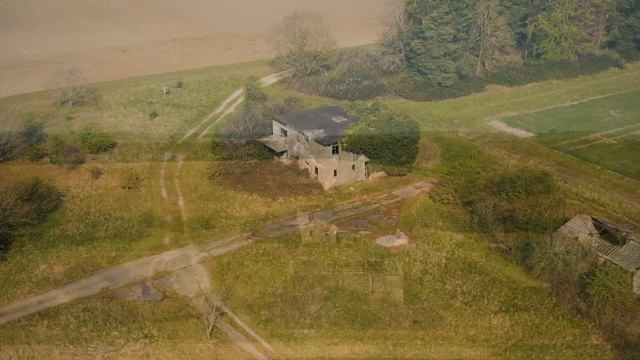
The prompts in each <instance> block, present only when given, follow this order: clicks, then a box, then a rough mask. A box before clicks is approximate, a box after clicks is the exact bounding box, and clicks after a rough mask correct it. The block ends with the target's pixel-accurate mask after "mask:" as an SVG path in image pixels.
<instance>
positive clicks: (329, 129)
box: [260, 106, 369, 190]
mask: <svg viewBox="0 0 640 360" xmlns="http://www.w3.org/2000/svg"><path fill="white" fill-rule="evenodd" d="M357 121H358V119H357V118H354V117H352V116H350V115H349V114H347V112H346V111H344V110H343V109H342V108H340V107H338V106H324V107H320V108H316V109H312V110H308V111H303V112H299V113H294V114H286V115H279V116H276V117H275V118H274V119H273V134H272V135H270V136H268V137H265V138H263V139H260V142H261V143H263V144H264V145H266V146H267V147H268V148H269V149H271V151H272V153H273V154H274V155H275V156H276V157H277V158H278V159H280V160H282V161H283V162H285V163H287V164H293V163H296V164H297V165H298V166H299V167H300V169H303V170H306V171H308V172H309V175H310V176H311V177H312V178H315V179H317V180H318V181H319V182H320V184H322V187H323V188H324V189H325V190H327V189H330V188H333V187H336V186H340V185H348V184H353V183H355V182H359V181H364V180H367V178H368V177H369V173H368V168H367V163H368V162H369V159H368V158H367V157H366V156H364V155H360V154H354V153H350V152H347V151H343V150H342V148H341V145H340V140H342V138H343V136H344V133H345V131H347V130H348V129H349V128H350V127H351V126H353V125H354V124H355V123H356V122H357Z"/></svg>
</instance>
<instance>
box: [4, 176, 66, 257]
mask: <svg viewBox="0 0 640 360" xmlns="http://www.w3.org/2000/svg"><path fill="white" fill-rule="evenodd" d="M62 199H63V195H62V193H61V192H60V191H58V189H56V188H55V187H54V186H52V185H49V184H47V183H45V182H44V181H42V180H41V179H39V178H34V179H31V180H29V181H27V182H21V183H18V184H16V185H14V186H13V187H9V188H5V189H2V190H0V252H3V251H6V250H7V249H8V247H9V246H10V244H11V241H12V239H13V237H14V235H15V233H16V232H17V231H18V230H19V229H20V228H22V227H25V226H30V225H33V224H36V223H38V222H40V221H43V220H44V219H45V218H46V216H47V215H49V214H50V213H51V212H53V211H54V210H56V209H57V208H58V207H60V205H61V204H62Z"/></svg>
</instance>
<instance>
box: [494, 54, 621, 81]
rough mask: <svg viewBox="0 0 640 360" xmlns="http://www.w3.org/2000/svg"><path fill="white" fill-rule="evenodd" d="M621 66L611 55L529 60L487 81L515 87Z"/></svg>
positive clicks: (509, 67) (508, 68)
mask: <svg viewBox="0 0 640 360" xmlns="http://www.w3.org/2000/svg"><path fill="white" fill-rule="evenodd" d="M622 66H624V64H623V62H622V61H621V59H620V58H619V57H615V56H611V55H584V56H581V57H579V58H578V59H577V60H575V61H546V62H545V61H541V60H529V61H525V62H524V63H522V64H521V65H517V64H516V65H508V66H503V67H501V68H498V69H497V70H496V71H495V72H494V73H493V74H491V75H490V76H489V77H488V78H487V81H489V82H491V83H494V84H498V85H508V86H517V85H525V84H528V83H532V82H537V81H544V80H552V79H569V78H574V77H578V76H581V75H586V74H592V73H595V72H599V71H603V70H606V69H609V68H612V67H622Z"/></svg>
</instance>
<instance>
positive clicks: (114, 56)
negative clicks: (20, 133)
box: [0, 0, 386, 97]
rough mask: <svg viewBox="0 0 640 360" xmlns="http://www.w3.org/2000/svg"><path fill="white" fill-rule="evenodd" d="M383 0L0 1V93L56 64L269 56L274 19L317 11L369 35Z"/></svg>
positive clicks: (144, 69)
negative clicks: (268, 37)
mask: <svg viewBox="0 0 640 360" xmlns="http://www.w3.org/2000/svg"><path fill="white" fill-rule="evenodd" d="M385 2H386V0H349V1H340V0H322V1H317V0H185V1H175V0H136V1H128V0H109V1H100V0H56V1H49V0H20V1H15V0H0V48H2V56H1V57H0V83H2V84H3V86H2V87H0V97H3V96H8V95H13V94H18V93H25V92H30V91H35V90H40V89H41V88H42V85H43V83H46V82H48V81H50V80H51V78H52V76H53V74H55V73H56V71H57V69H59V67H60V64H64V65H65V66H66V67H70V66H77V67H79V68H80V69H82V70H83V71H84V72H85V74H86V75H87V77H88V78H89V80H91V81H107V80H115V79H120V78H126V77H131V76H138V75H146V74H153V73H162V72H168V71H177V70H185V69H192V68H198V67H205V66H210V65H216V64H228V63H237V62H242V61H248V60H255V59H260V58H267V57H270V56H271V55H272V54H271V51H270V49H269V45H268V44H267V41H266V39H265V36H266V34H267V33H268V32H269V30H270V29H271V27H272V26H273V25H274V24H276V23H277V22H278V21H279V20H280V19H281V18H282V17H283V16H285V15H287V14H289V13H291V12H292V11H293V10H295V9H310V10H313V11H315V12H317V13H319V14H321V15H322V16H323V17H324V18H325V19H326V20H327V22H328V23H329V25H330V27H331V30H332V32H333V34H334V36H335V37H336V39H337V41H338V44H339V45H341V46H348V45H357V44H364V43H370V42H372V41H374V40H375V39H376V38H377V36H378V33H379V24H380V17H381V14H382V11H383V9H384V4H385Z"/></svg>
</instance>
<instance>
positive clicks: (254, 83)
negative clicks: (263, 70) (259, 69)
mask: <svg viewBox="0 0 640 360" xmlns="http://www.w3.org/2000/svg"><path fill="white" fill-rule="evenodd" d="M244 93H245V99H246V100H247V103H257V102H258V103H259V102H264V101H267V94H265V92H264V90H263V89H262V86H260V82H259V81H258V78H257V77H255V76H249V78H248V79H247V81H246V82H245V85H244Z"/></svg>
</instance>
